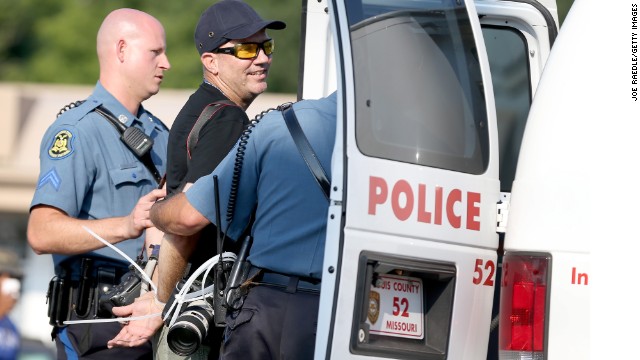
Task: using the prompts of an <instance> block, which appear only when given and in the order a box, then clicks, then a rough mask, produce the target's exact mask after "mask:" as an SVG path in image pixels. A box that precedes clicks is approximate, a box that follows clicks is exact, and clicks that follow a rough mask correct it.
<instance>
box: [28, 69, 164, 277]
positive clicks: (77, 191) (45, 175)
mask: <svg viewBox="0 0 640 360" xmlns="http://www.w3.org/2000/svg"><path fill="white" fill-rule="evenodd" d="M99 105H103V106H104V107H105V108H106V109H107V110H109V111H110V112H111V113H112V114H114V116H115V117H116V118H118V119H119V120H120V122H122V123H124V124H125V125H126V126H127V127H129V126H136V127H139V128H140V129H142V130H143V131H144V133H145V134H147V135H149V136H150V137H151V138H152V139H153V141H154V144H153V149H152V150H151V158H152V160H153V163H154V164H155V165H156V168H157V169H158V172H159V173H160V174H164V173H165V170H166V154H167V141H168V137H169V130H168V128H167V127H166V126H165V125H164V124H163V123H162V122H161V121H160V120H159V119H157V118H156V117H154V116H153V115H152V114H151V113H149V112H148V111H146V110H145V109H144V108H143V107H142V106H140V109H139V111H138V114H135V115H136V116H134V115H133V114H131V113H130V112H129V111H128V110H127V109H126V108H125V107H124V106H123V105H122V104H121V103H120V102H119V101H118V100H116V98H115V97H113V95H111V94H110V93H109V92H108V91H107V90H106V89H105V88H104V87H103V86H102V84H100V82H99V81H98V83H97V85H96V87H95V89H94V91H93V93H92V94H91V96H89V98H87V100H86V101H85V102H84V103H82V104H81V105H80V106H77V107H75V108H72V109H70V110H67V111H65V112H64V113H63V114H62V115H60V116H59V117H58V118H57V119H56V120H55V121H54V123H53V124H52V125H51V126H50V127H49V128H48V129H47V131H46V132H45V134H44V137H43V140H42V142H41V145H40V176H39V178H38V184H37V188H36V191H35V195H34V197H33V201H32V202H31V207H33V206H36V205H40V204H43V205H49V206H53V207H55V208H58V209H60V210H62V211H64V212H65V213H66V214H67V215H69V216H70V217H73V218H78V219H103V218H109V217H118V216H126V215H128V214H129V213H130V212H131V210H133V208H134V207H135V205H136V203H137V202H138V200H139V199H140V197H142V196H143V195H145V194H147V193H149V192H150V191H151V190H153V189H155V188H157V186H158V184H157V183H156V181H155V179H154V178H153V176H152V175H151V173H150V172H149V170H147V168H146V167H145V166H144V164H143V163H142V162H141V160H139V159H138V158H137V157H136V156H135V155H134V153H133V152H131V150H129V149H128V148H127V147H126V146H125V145H124V143H123V142H122V141H121V140H120V133H119V132H118V130H116V128H115V126H114V125H113V124H111V123H110V122H109V121H108V120H106V119H105V118H104V117H102V116H101V115H100V114H98V113H97V112H95V111H93V110H94V109H95V108H96V107H97V106H99ZM96 241H98V240H96ZM143 246H144V233H143V235H142V236H140V237H139V238H136V239H132V240H126V241H122V242H120V243H118V244H116V247H118V248H119V249H120V250H122V251H123V252H124V253H125V254H127V255H128V256H129V257H131V258H132V259H135V257H136V256H138V255H139V254H140V252H141V249H142V247H143ZM86 255H93V256H102V257H106V258H109V259H113V260H117V261H121V262H126V260H125V259H123V258H122V256H120V255H119V254H117V253H116V252H115V251H114V250H113V249H110V248H108V247H104V248H101V249H98V250H95V251H93V252H91V253H89V254H86ZM69 257H71V256H70V255H60V254H54V255H53V261H54V265H55V267H56V273H59V270H60V269H59V264H60V262H62V261H63V260H65V259H67V258H69Z"/></svg>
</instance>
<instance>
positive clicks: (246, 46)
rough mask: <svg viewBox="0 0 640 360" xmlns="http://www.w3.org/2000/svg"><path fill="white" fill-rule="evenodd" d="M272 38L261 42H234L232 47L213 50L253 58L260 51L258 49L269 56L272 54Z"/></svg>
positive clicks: (243, 57) (238, 56)
mask: <svg viewBox="0 0 640 360" xmlns="http://www.w3.org/2000/svg"><path fill="white" fill-rule="evenodd" d="M273 47H274V44H273V39H269V40H267V41H265V42H263V43H255V42H248V43H242V44H235V45H233V47H226V48H219V49H216V50H213V52H214V53H218V54H229V55H233V56H235V57H237V58H238V59H255V58H257V57H258V54H259V53H260V49H262V50H263V51H264V54H265V55H267V56H269V55H271V54H273Z"/></svg>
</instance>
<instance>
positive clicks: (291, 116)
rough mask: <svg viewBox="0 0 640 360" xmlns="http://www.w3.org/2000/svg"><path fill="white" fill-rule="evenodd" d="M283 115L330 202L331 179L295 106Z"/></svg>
mask: <svg viewBox="0 0 640 360" xmlns="http://www.w3.org/2000/svg"><path fill="white" fill-rule="evenodd" d="M282 115H283V117H284V121H285V123H286V124H287V128H288V129H289V132H290V133H291V137H293V141H294V142H295V143H296V146H297V147H298V151H300V154H301V155H302V158H303V159H304V162H305V163H306V164H307V166H308V167H309V171H311V173H312V174H313V176H314V177H315V179H316V181H317V182H318V185H319V186H320V189H322V193H323V194H324V197H325V198H327V200H329V191H330V188H331V183H329V179H328V178H327V174H326V172H325V171H324V168H322V164H320V161H319V160H318V157H317V156H316V153H315V152H314V151H313V148H312V147H311V144H309V140H308V139H307V137H306V136H305V135H304V131H302V128H301V127H300V123H298V119H297V117H296V113H295V112H294V111H293V106H292V105H291V104H288V105H286V106H284V107H283V109H282Z"/></svg>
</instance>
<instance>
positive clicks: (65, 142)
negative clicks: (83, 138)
mask: <svg viewBox="0 0 640 360" xmlns="http://www.w3.org/2000/svg"><path fill="white" fill-rule="evenodd" d="M72 138H73V134H72V133H71V131H69V130H61V131H59V132H58V133H57V134H56V135H55V136H54V137H53V143H52V144H51V148H50V149H49V157H50V158H52V159H62V158H64V157H66V156H68V155H70V154H71V153H73V147H72V144H71V139H72Z"/></svg>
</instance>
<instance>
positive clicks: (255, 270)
mask: <svg viewBox="0 0 640 360" xmlns="http://www.w3.org/2000/svg"><path fill="white" fill-rule="evenodd" d="M248 278H249V279H250V280H251V283H252V284H255V285H265V286H272V287H277V288H280V289H284V290H285V291H286V292H288V293H291V294H293V293H295V292H307V293H314V294H317V293H319V292H320V285H321V283H320V280H319V279H314V278H311V277H303V276H297V275H285V274H282V273H278V272H275V271H271V270H268V269H264V268H260V267H257V266H251V270H250V271H249V277H248Z"/></svg>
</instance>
